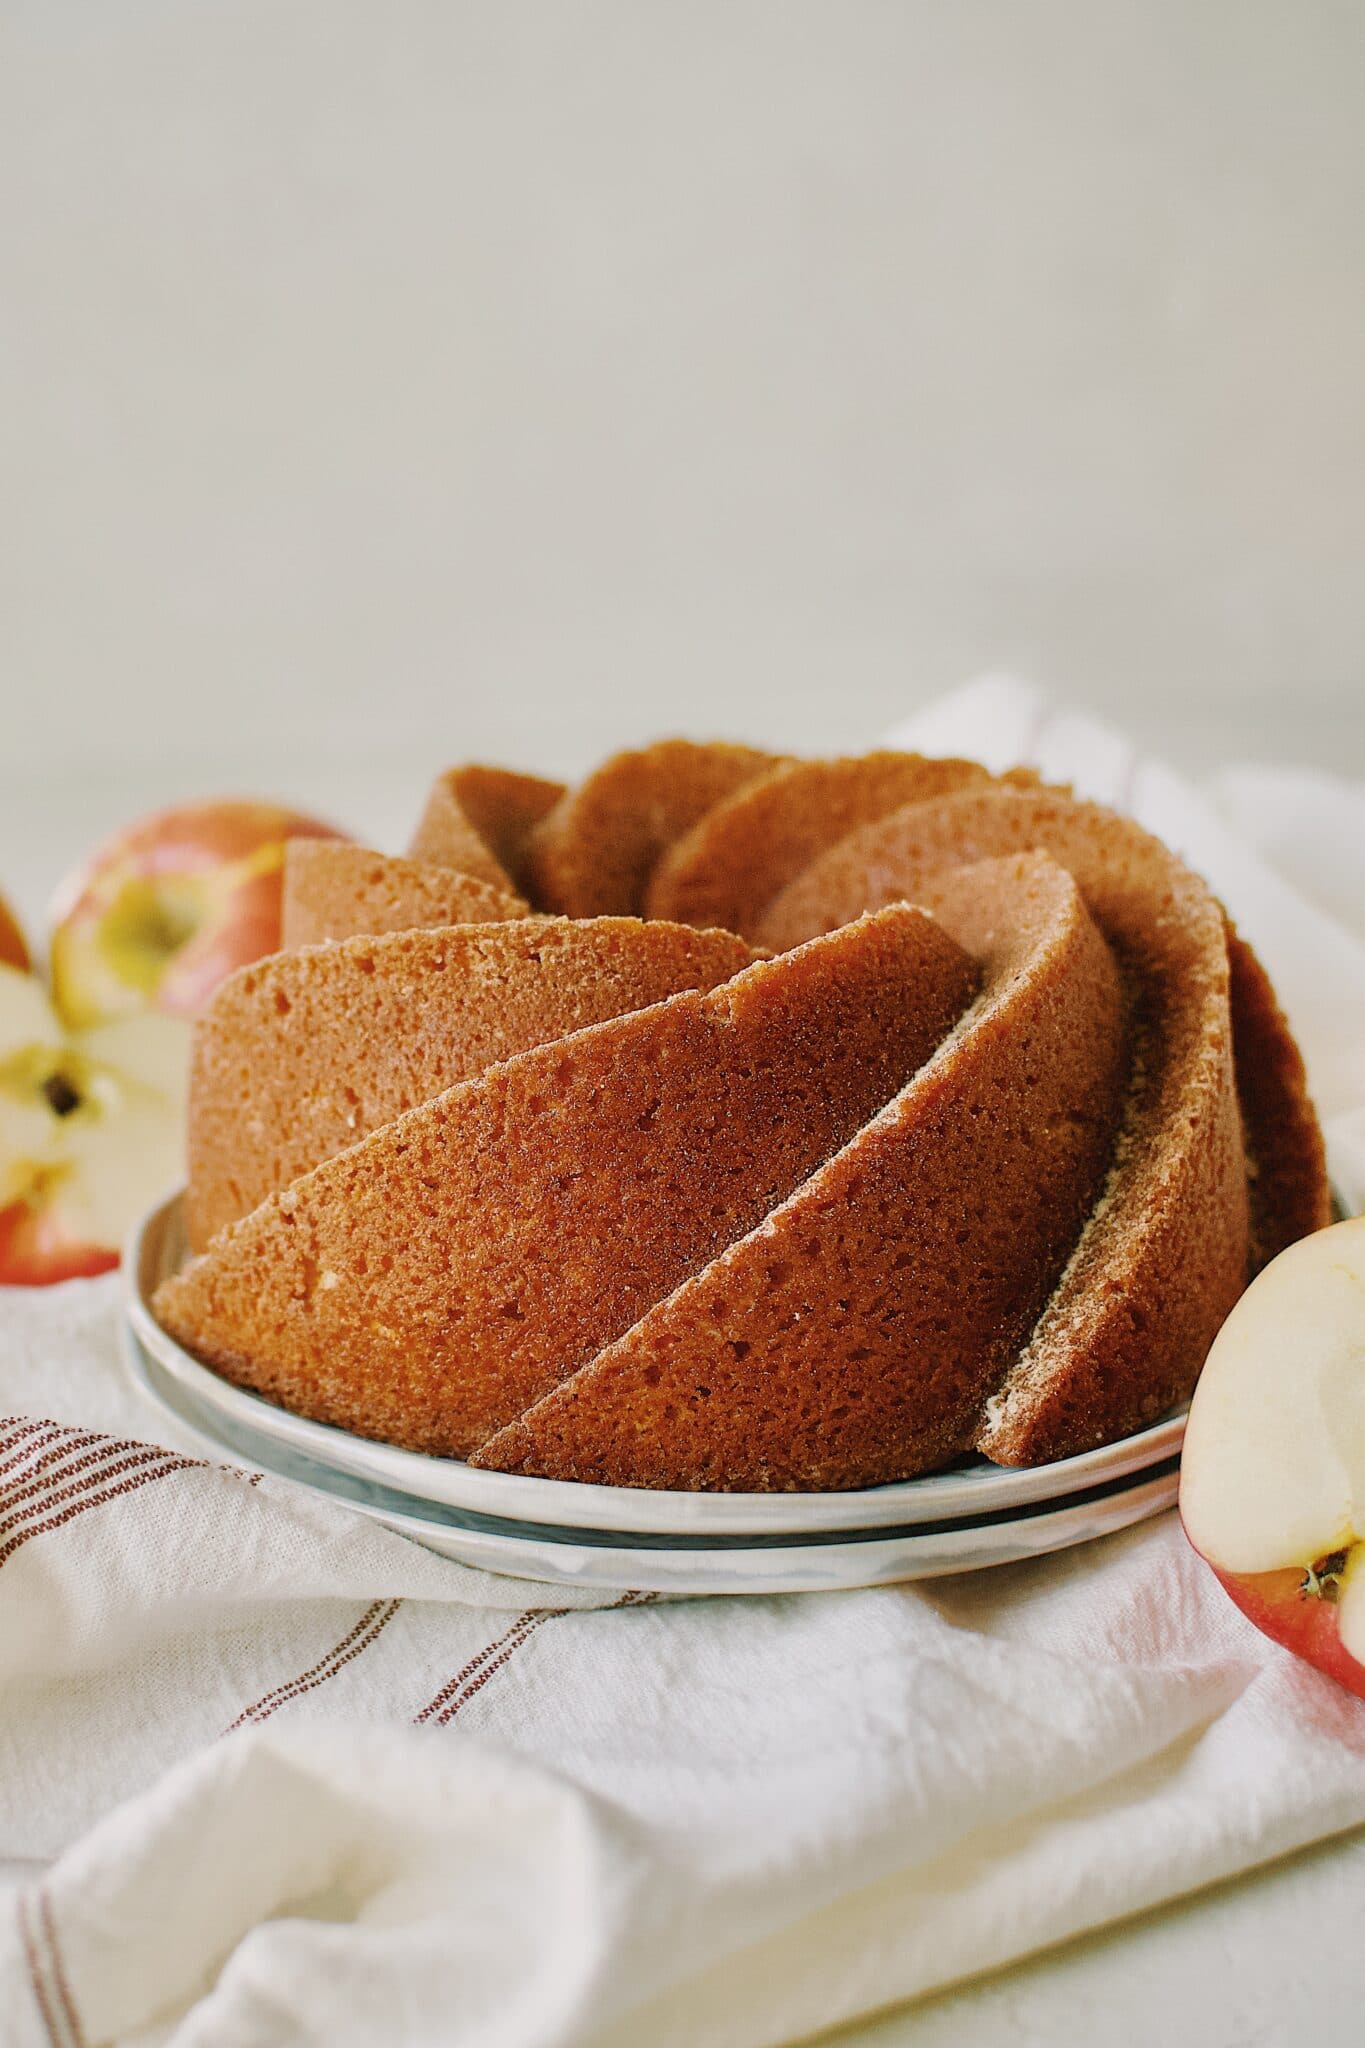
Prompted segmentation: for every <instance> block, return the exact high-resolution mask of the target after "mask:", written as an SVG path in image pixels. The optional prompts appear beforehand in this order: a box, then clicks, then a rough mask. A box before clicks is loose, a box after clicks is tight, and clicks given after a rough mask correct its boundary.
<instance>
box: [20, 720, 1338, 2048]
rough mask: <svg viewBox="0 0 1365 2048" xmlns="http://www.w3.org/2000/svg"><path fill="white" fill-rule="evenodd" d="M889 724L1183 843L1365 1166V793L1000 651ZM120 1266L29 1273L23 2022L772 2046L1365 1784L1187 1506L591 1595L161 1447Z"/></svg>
mask: <svg viewBox="0 0 1365 2048" xmlns="http://www.w3.org/2000/svg"><path fill="white" fill-rule="evenodd" d="M896 738H897V739H898V740H900V741H902V742H904V743H906V744H912V745H920V746H923V747H925V748H926V749H927V750H929V751H954V752H964V753H969V754H974V755H977V756H978V757H981V758H985V759H987V760H989V761H991V762H992V763H993V764H995V765H1001V766H1003V765H1006V764H1007V763H1009V762H1011V761H1014V760H1032V761H1035V762H1036V763H1038V764H1039V765H1040V766H1041V767H1042V768H1043V770H1044V772H1045V773H1046V774H1048V775H1049V776H1051V777H1054V778H1065V779H1071V780H1074V781H1075V782H1076V784H1077V786H1078V788H1080V789H1081V790H1083V791H1085V792H1087V793H1094V794H1096V795H1099V796H1101V797H1104V798H1106V799H1108V800H1109V801H1113V802H1117V803H1120V804H1121V805H1123V806H1124V807H1125V808H1129V809H1132V810H1133V811H1135V813H1136V814H1137V815H1138V816H1139V817H1141V818H1142V819H1143V820H1144V822H1146V823H1148V824H1150V825H1152V826H1153V828H1154V829H1156V830H1158V831H1160V832H1161V833H1162V835H1163V836H1164V837H1166V838H1168V839H1170V840H1171V841H1172V842H1173V843H1175V844H1177V845H1178V846H1180V847H1181V848H1182V849H1183V850H1184V851H1186V852H1187V853H1188V855H1189V857H1190V858H1191V860H1192V861H1194V863H1195V864H1196V865H1197V866H1199V867H1200V868H1201V869H1202V870H1203V871H1204V872H1205V873H1206V874H1208V875H1209V877H1210V879H1211V880H1212V881H1213V883H1214V885H1215V886H1216V887H1217V888H1218V890H1219V891H1220V893H1221V894H1222V895H1223V896H1224V897H1225V899H1226V900H1227V901H1228V903H1229V905H1230V907H1231V908H1232V910H1233V912H1234V914H1235V915H1236V916H1237V917H1238V919H1239V921H1240V922H1241V923H1242V924H1243V926H1244V927H1245V929H1246V930H1247V932H1248V935H1249V936H1250V937H1251V938H1252V940H1253V942H1254V943H1255V944H1256V945H1257V946H1258V948H1259V949H1260V950H1261V951H1262V953H1263V955H1264V957H1265V958H1266V961H1267V964H1268V965H1269V966H1270V968H1271V971H1272V973H1273V974H1274V975H1275V976H1276V979H1277V981H1278V983H1279V986H1280V988H1281V993H1282V995H1283V997H1284V998H1285V1000H1286V1003H1287V1006H1288V1007H1289V1009H1290V1011H1291V1013H1292V1015H1293V1017H1294V1020H1295V1023H1296V1026H1297V1028H1298V1030H1299V1031H1300V1033H1301V1035H1302V1038H1303V1041H1304V1043H1305V1046H1306V1048H1307V1050H1308V1054H1309V1059H1310V1067H1311V1070H1312V1074H1313V1078H1314V1081H1315V1085H1316V1088H1317V1090H1318V1093H1319V1098H1320V1101H1321V1103H1322V1106H1323V1108H1324V1110H1325V1112H1326V1113H1327V1115H1328V1117H1329V1120H1330V1123H1331V1127H1332V1133H1333V1142H1334V1148H1335V1149H1334V1157H1335V1161H1336V1170H1337V1175H1338V1179H1339V1181H1344V1182H1346V1183H1348V1185H1347V1186H1346V1188H1345V1192H1346V1193H1347V1194H1348V1195H1349V1196H1350V1197H1351V1198H1352V1199H1353V1200H1354V1201H1355V1202H1356V1203H1361V1202H1362V1201H1365V924H1362V923H1360V922H1359V920H1362V919H1365V904H1362V903H1361V902H1360V899H1359V896H1358V894H1353V893H1352V891H1351V890H1350V889H1348V888H1343V886H1342V881H1341V874H1340V872H1339V867H1338V863H1339V862H1347V861H1349V860H1350V859H1351V858H1352V854H1351V852H1350V851H1349V849H1350V848H1351V847H1354V849H1355V854H1354V857H1355V859H1356V862H1357V868H1356V872H1357V876H1359V873H1360V867H1359V850H1360V847H1361V843H1362V837H1363V836H1365V792H1362V791H1361V790H1358V789H1355V790H1353V789H1351V788H1350V787H1349V786H1347V785H1345V784H1340V783H1337V784H1328V783H1325V782H1322V781H1319V780H1318V779H1316V778H1311V779H1310V778H1304V777H1283V778H1281V777H1279V776H1278V775H1274V774H1270V773H1269V772H1268V771H1258V772H1257V773H1256V774H1254V775H1253V774H1252V773H1251V771H1247V773H1246V774H1244V775H1236V774H1225V775H1223V776H1220V777H1219V778H1218V779H1217V780H1216V782H1215V784H1214V785H1213V788H1212V792H1211V795H1212V799H1213V800H1212V801H1207V800H1205V799H1204V798H1202V797H1200V796H1199V795H1198V794H1196V793H1195V792H1194V791H1193V790H1191V789H1189V788H1187V787H1186V786H1185V785H1183V784H1181V783H1180V782H1179V780H1178V779H1177V778H1176V777H1175V776H1173V775H1172V774H1171V773H1170V772H1169V771H1168V770H1166V769H1163V768H1161V767H1160V766H1159V765H1158V764H1155V763H1150V762H1145V761H1139V760H1138V759H1137V758H1136V757H1135V756H1134V754H1133V752H1132V750H1131V749H1130V748H1129V747H1128V746H1127V745H1126V743H1125V742H1124V741H1123V740H1122V739H1121V738H1120V737H1119V736H1117V735H1115V734H1113V733H1110V732H1108V731H1106V730H1104V729H1102V728H1100V727H1098V726H1096V725H1094V724H1093V723H1092V722H1090V721H1089V720H1085V719H1079V718H1075V717H1071V716H1069V715H1063V714H1057V713H1053V712H1052V711H1051V710H1050V709H1049V707H1048V705H1047V704H1046V702H1045V701H1044V700H1043V699H1042V698H1041V697H1040V696H1039V695H1038V694H1037V693H1035V692H1031V691H1028V690H1026V689H1024V688H1023V687H1022V686H1019V685H1016V684H1012V683H1009V682H1005V681H988V682H985V683H982V684H978V685H974V686H972V687H971V688H970V689H968V690H966V691H963V692H960V693H958V694H957V696H955V697H954V698H951V699H948V700H946V701H945V702H944V703H942V704H939V705H936V706H932V707H930V709H929V710H928V711H927V712H925V713H924V714H922V715H921V716H920V717H919V718H918V719H915V720H912V721H910V722H909V724H908V725H907V726H905V727H904V728H902V729H901V731H900V732H899V733H898V734H897V735H896ZM1258 842H1259V850H1258ZM1353 910H1354V912H1355V915H1356V918H1357V920H1358V923H1357V930H1356V932H1355V933H1354V934H1352V933H1351V932H1350V931H1348V930H1347V929H1346V926H1345V922H1344V920H1345V918H1346V917H1349V916H1350V915H1351V913H1352V911H1353ZM116 1302H117V1284H116V1282H114V1281H112V1280H110V1281H97V1282H88V1283H85V1282H76V1283H71V1284H69V1285H67V1286H65V1287H60V1288H55V1289H50V1290H39V1291H34V1292H28V1293H26V1292H24V1291H22V1290H11V1291H3V1290H0V1412H3V1413H4V1414H7V1415H11V1416H12V1417H13V1418H14V1419H13V1420H12V1421H10V1422H9V1423H8V1424H7V1425H4V1426H0V1858H2V1857H11V1858H15V1859H31V1861H32V1865H33V1871H32V1875H31V1876H30V1878H29V1880H28V1881H27V1882H25V1883H23V1884H21V1885H19V1886H18V1887H17V1888H16V1889H15V1890H14V1891H13V1893H12V1895H11V1896H10V1897H9V1898H8V1899H5V1898H2V1897H0V2035H2V2038H3V2040H4V2042H5V2044H6V2048H10V2044H13V2048H82V2044H84V2048H94V2044H96V2043H104V2042H114V2043H118V2044H121V2048H151V2044H153V2043H156V2044H170V2048H210V2044H212V2048H295V2044H304V2043H309V2044H314V2043H316V2044H323V2043H325V2044H327V2048H351V2044H355V2048H362V2044H364V2048H371V2044H374V2043H376V2042H381V2041H382V2042H383V2043H385V2044H386V2048H409V2044H411V2048H437V2044H440V2048H463V2044H471V2048H472V2044H478V2048H570V2044H579V2043H594V2044H601V2048H607V2044H611V2048H626V2044H628V2043H630V2044H634V2043H642V2042H646V2041H648V2042H650V2043H651V2044H658V2048H672V2044H677V2048H684V2044H687V2048H697V2044H699V2043H702V2044H706V2048H761V2044H769V2043H777V2042H781V2041H786V2040H789V2039H793V2038H796V2037H799V2036H802V2035H805V2034H808V2033H810V2032H812V2031H814V2030H816V2029H817V2028H822V2027H827V2026H830V2025H832V2024H834V2023H836V2022H838V2021H840V2020H845V2019H849V2018H852V2017H854V2016H856V2015H857V2014H858V2013H860V2012H864V2011H866V2010H869V2009H870V2008H873V2007H875V2006H878V2005H882V2004H885V2003H887V2002H889V2001H891V2000H895V1999H900V1998H905V1997H908V1996H911V1995H914V1994H922V1993H926V1992H929V1991H931V1990H933V1989H935V1988H936V1987H940V1986H943V1985H946V1984H949V1983H951V1982H953V1981H954V1980H956V1979H958V1978H960V1977H962V1976H964V1975H967V1974H969V1973H973V1972H979V1971H982V1970H985V1969H988V1968H990V1967H992V1966H993V1965H997V1964H1001V1963H1004V1962H1006V1961H1009V1960H1011V1959H1013V1958H1015V1957H1018V1956H1020V1955H1022V1954H1025V1953H1027V1952H1028V1951H1030V1950H1031V1949H1034V1948H1037V1947H1040V1946H1042V1945H1045V1944H1050V1943H1055V1942H1057V1941H1059V1940H1062V1939H1065V1938H1066V1937H1067V1936H1069V1935H1071V1934H1074V1933H1076V1932H1078V1931H1079V1930H1081V1929H1084V1928H1090V1927H1095V1926H1098V1925H1101V1924H1103V1923H1104V1922H1106V1921H1108V1920H1111V1919H1114V1918H1116V1917H1118V1916H1120V1915H1124V1914H1128V1913H1132V1912H1134V1911H1137V1910H1140V1909H1141V1908H1143V1907H1146V1906H1149V1905H1152V1904H1154V1903H1156V1902H1157V1901H1159V1900H1162V1899H1165V1898H1168V1897H1171V1896H1172V1895H1175V1894H1177V1893H1180V1892H1183V1891H1188V1890H1192V1889H1194V1888H1196V1887H1198V1886H1202V1885H1205V1884H1209V1883H1211V1882H1214V1881H1215V1880H1217V1879H1219V1878H1222V1877H1226V1876H1228V1875H1230V1874H1231V1873H1233V1872H1236V1871H1239V1870H1242V1869H1245V1868H1247V1867H1248V1866H1250V1865H1252V1864H1255V1863H1258V1862H1263V1861H1266V1860H1269V1859H1271V1858H1273V1857H1276V1856H1279V1855H1282V1854H1284V1853H1285V1852H1286V1851H1288V1850H1291V1849H1293V1848H1296V1847H1298V1846H1300V1845H1302V1844H1304V1843H1307V1842H1310V1841H1313V1840H1315V1839H1317V1838H1320V1837H1322V1836H1324V1835H1327V1834H1330V1833H1333V1832H1337V1831H1340V1830H1343V1829H1346V1828H1348V1827H1352V1826H1355V1825H1357V1824H1358V1823H1360V1822H1361V1821H1362V1820H1365V1705H1363V1704H1362V1703H1360V1702H1357V1701H1354V1700H1352V1699H1350V1698H1348V1696H1347V1695H1346V1694H1345V1693H1343V1692H1342V1691H1340V1690H1339V1689H1338V1688H1336V1687H1335V1686H1333V1685H1332V1684H1331V1683H1330V1682H1329V1681H1328V1680H1326V1679H1324V1678H1322V1677H1320V1676H1319V1675H1318V1674H1317V1673H1315V1672H1313V1671H1312V1670H1310V1669H1308V1668H1307V1667H1306V1666H1304V1665H1302V1664H1300V1663H1297V1662H1296V1661H1295V1660H1293V1659H1292V1658H1290V1657H1288V1656H1287V1655H1285V1654H1284V1653H1282V1652H1281V1651H1279V1650H1277V1649H1275V1648H1274V1647H1273V1646H1272V1645H1271V1644H1269V1643H1268V1642H1266V1641H1265V1640H1264V1639H1263V1638H1262V1637H1261V1636H1259V1635H1257V1634H1256V1633H1255V1631H1254V1630H1252V1629H1251V1628H1250V1626H1249V1625H1248V1624H1247V1623H1246V1622H1244V1621H1243V1619H1242V1618H1241V1616H1240V1615H1239V1614H1237V1612H1236V1611H1235V1610H1234V1609H1233V1607H1232V1606H1231V1604H1230V1603H1229V1602H1228V1601H1227V1599H1226V1598H1225V1596H1224V1595H1223V1594H1222V1593H1221V1591H1220V1590H1219V1588H1218V1587H1217V1586H1216V1584H1215V1583H1214V1582H1213V1580H1212V1578H1211V1576H1210V1575H1209V1573H1208V1572H1207V1571H1206V1570H1205V1568H1204V1567H1203V1566H1202V1565H1201V1564H1200V1563H1199V1561H1198V1560H1197V1559H1196V1558H1195V1557H1194V1556H1193V1554H1192V1553H1191V1552H1190V1551H1189V1549H1188V1547H1187V1546H1186V1544H1185V1543H1184V1540H1183V1538H1182V1536H1181V1534H1180V1530H1179V1527H1178V1524H1177V1522H1176V1520H1175V1517H1174V1516H1171V1515H1168V1516H1165V1517H1163V1518H1162V1519H1161V1520H1160V1521H1158V1522H1156V1523H1152V1524H1149V1525H1146V1526H1145V1527H1143V1528H1140V1529H1137V1530H1133V1531H1129V1532H1127V1533H1126V1534H1125V1535H1122V1536H1119V1537H1115V1538H1112V1539H1109V1540H1108V1541H1106V1542H1104V1543H1100V1544H1096V1545H1092V1546H1090V1547H1088V1548H1086V1549H1084V1550H1080V1551H1075V1552H1070V1553H1066V1554H1063V1555H1061V1556H1059V1557H1057V1558H1053V1559H1046V1560H1042V1561H1040V1562H1037V1563H1032V1564H1027V1565H1017V1566H1010V1567H1007V1568H1004V1569H1001V1570H996V1571H992V1572H984V1573H979V1574H975V1575H972V1576H968V1577H962V1578H957V1579H952V1580H940V1581H937V1582H935V1583H933V1584H929V1585H926V1586H921V1587H892V1588H885V1589H880V1590H877V1591H873V1592H865V1593H852V1594H840V1595H817V1596H806V1597H804V1598H787V1599H762V1600H714V1601H690V1602H678V1603H666V1602H656V1601H650V1600H638V1599H637V1600H632V1599H630V1598H629V1596H627V1597H626V1598H625V1599H621V1600H615V1601H614V1602H612V1604H611V1605H610V1606H609V1607H606V1608H602V1607H600V1606H599V1607H598V1609H597V1611H587V1610H588V1608H589V1606H590V1603H588V1602H586V1601H584V1600H579V1601H578V1602H577V1603H570V1604H569V1605H568V1607H567V1608H566V1606H565V1605H564V1604H563V1602H562V1599H561V1596H560V1595H558V1594H552V1593H549V1592H548V1591H547V1589H545V1588H541V1587H536V1586H531V1585H527V1584H519V1583H517V1582H514V1581H510V1580H503V1579H496V1578H491V1577H488V1576H486V1575H483V1574H480V1573H478V1572H474V1571H468V1570H465V1569H463V1568H462V1567H460V1566H459V1565H456V1564H452V1563H449V1562H447V1561H445V1560H442V1559H439V1558H437V1557H435V1556H433V1555H431V1554H429V1553H428V1552H426V1551H423V1550H421V1549H419V1548H417V1547H416V1546H414V1545H412V1544H409V1543H407V1542H406V1541H404V1540H403V1539H401V1538H400V1537H398V1536H395V1535H391V1534H389V1533H388V1532H386V1531H384V1530H382V1529H380V1528H378V1527H377V1526H376V1525H375V1524H373V1523H371V1522H367V1521H364V1520H362V1519H361V1518H359V1517H357V1516H353V1515H351V1514H349V1513H348V1512H346V1511H345V1510H344V1509H341V1508H335V1509H333V1508H331V1507H330V1506H328V1505H327V1504H326V1503H324V1502H320V1501H317V1500H314V1499H312V1498H311V1497H309V1496H306V1495H304V1494H300V1493H295V1492H293V1491H292V1490H291V1489H290V1488H289V1487H287V1486H286V1485H284V1484H283V1483H282V1482H279V1481H276V1480H273V1479H270V1478H264V1479H262V1478H260V1477H259V1475H248V1474H244V1473H241V1472H239V1471H237V1470H235V1469H230V1468H226V1467H218V1466H214V1465H212V1464H206V1463H203V1462H202V1461H199V1460H194V1459H189V1458H187V1457H185V1456H183V1455H182V1454H180V1453H178V1452H174V1451H171V1450H162V1449H160V1448H158V1447H157V1446H156V1443H155V1438H156V1422H155V1418H154V1417H153V1416H152V1414H151V1412H150V1411H149V1410H147V1409H146V1408H144V1407H143V1406H142V1404H141V1403H140V1401H139V1400H138V1397H137V1396H136V1395H135V1394H134V1393H133V1391H132V1390H131V1388H130V1387H129V1386H128V1384H127V1383H126V1381H125V1380H124V1378H123V1376H122V1371H121V1367H120V1364H119V1360H118V1354H117V1345H116Z"/></svg>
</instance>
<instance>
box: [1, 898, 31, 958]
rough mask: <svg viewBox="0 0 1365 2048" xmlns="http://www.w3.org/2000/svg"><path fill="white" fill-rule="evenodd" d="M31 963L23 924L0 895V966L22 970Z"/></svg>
mask: <svg viewBox="0 0 1365 2048" xmlns="http://www.w3.org/2000/svg"><path fill="white" fill-rule="evenodd" d="M31 964H32V963H31V961H30V959H29V951H28V940H27V939H26V938H25V937H24V931H23V926H22V925H21V924H20V922H19V920H18V918H17V917H16V916H15V915H14V912H13V911H12V910H11V909H10V907H9V905H8V903H6V901H5V899H4V897H3V896H0V966H4V967H17V968H19V969H20V971H21V972H22V971H23V970H24V969H25V968H27V967H29V966H30V965H31Z"/></svg>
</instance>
